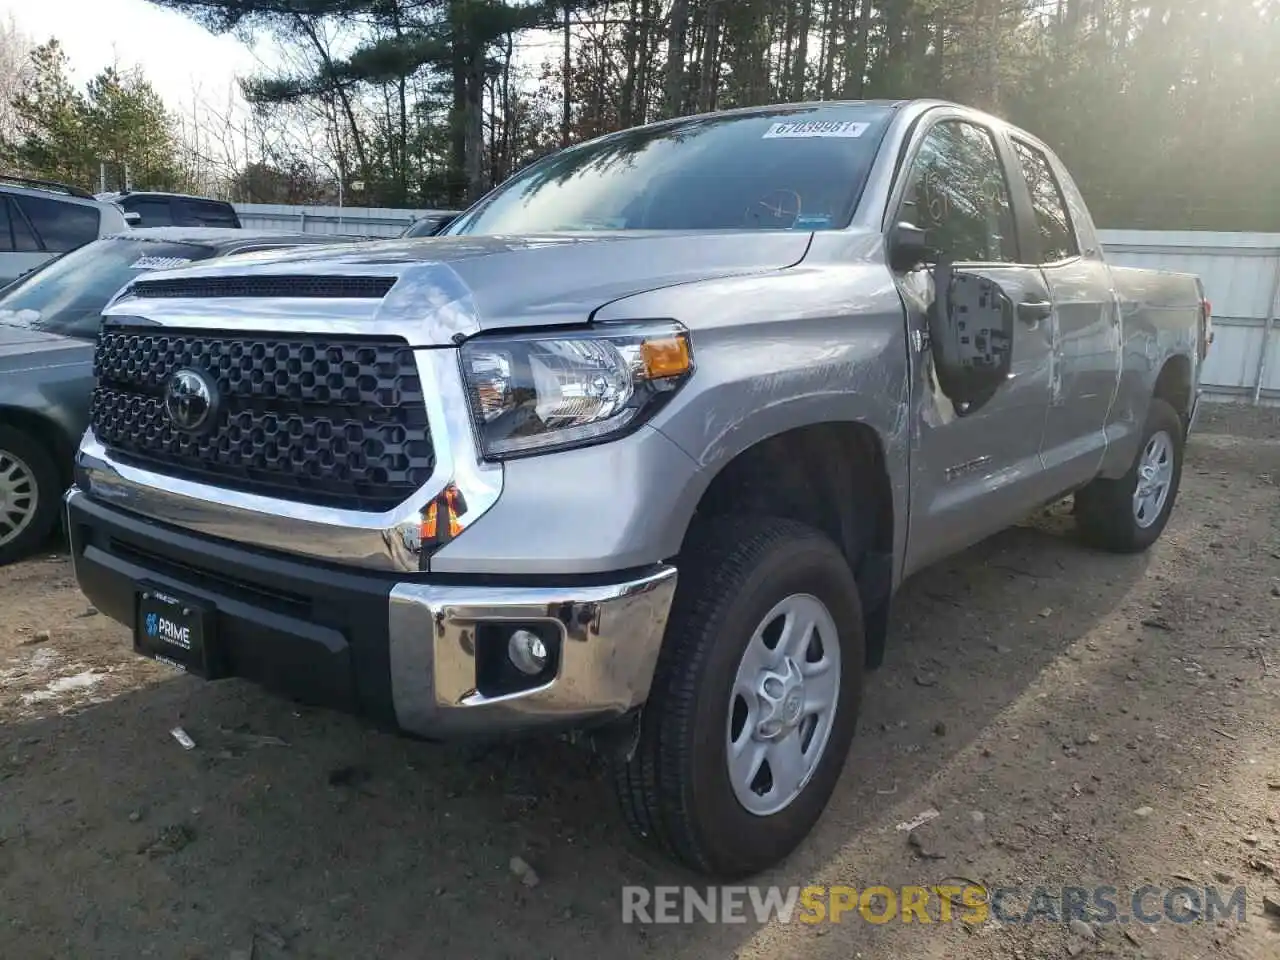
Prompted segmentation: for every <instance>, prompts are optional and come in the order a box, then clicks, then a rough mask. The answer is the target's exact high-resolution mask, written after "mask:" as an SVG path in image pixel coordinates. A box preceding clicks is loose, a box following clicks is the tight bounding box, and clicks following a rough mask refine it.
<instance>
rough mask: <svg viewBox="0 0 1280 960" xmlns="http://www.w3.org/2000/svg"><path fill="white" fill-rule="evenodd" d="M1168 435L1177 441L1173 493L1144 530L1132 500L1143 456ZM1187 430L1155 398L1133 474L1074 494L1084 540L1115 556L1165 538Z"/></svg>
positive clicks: (1179, 480) (1173, 456)
mask: <svg viewBox="0 0 1280 960" xmlns="http://www.w3.org/2000/svg"><path fill="white" fill-rule="evenodd" d="M1161 432H1163V433H1165V434H1167V435H1168V436H1169V438H1170V439H1171V440H1172V442H1173V451H1172V459H1173V476H1172V478H1171V479H1170V481H1169V493H1168V495H1167V496H1166V497H1165V501H1164V506H1163V507H1162V508H1161V509H1160V512H1159V513H1158V514H1157V515H1156V517H1155V519H1154V521H1152V522H1151V523H1150V524H1149V525H1147V526H1143V525H1141V524H1140V523H1139V522H1138V518H1137V516H1136V515H1135V512H1134V505H1133V497H1134V493H1135V492H1136V491H1137V488H1138V482H1139V475H1138V470H1139V468H1140V467H1141V465H1142V459H1143V453H1144V451H1145V450H1146V449H1147V446H1148V444H1149V443H1150V442H1151V438H1152V437H1154V436H1155V435H1156V434H1157V433H1161ZM1185 442H1186V431H1185V427H1184V424H1183V421H1182V418H1181V417H1179V416H1178V414H1177V412H1176V411H1175V410H1174V409H1173V407H1171V406H1169V404H1168V403H1166V402H1165V401H1163V400H1161V399H1159V398H1158V397H1157V398H1153V399H1152V401H1151V406H1150V408H1149V409H1148V411H1147V422H1146V426H1145V427H1144V429H1143V431H1142V440H1141V442H1140V443H1139V444H1138V453H1137V455H1136V456H1135V457H1134V460H1133V465H1132V466H1130V467H1129V471H1128V473H1126V474H1125V475H1124V476H1123V477H1120V478H1119V479H1117V480H1103V479H1097V480H1094V481H1093V482H1092V483H1090V484H1089V485H1088V486H1087V487H1084V488H1083V489H1082V490H1079V491H1077V493H1076V496H1075V508H1076V509H1075V514H1076V523H1077V524H1078V525H1079V527H1080V532H1081V535H1082V536H1083V537H1084V539H1085V540H1086V541H1087V542H1088V543H1090V544H1092V545H1093V546H1096V547H1101V548H1102V549H1104V550H1110V551H1112V552H1113V553H1139V552H1141V551H1143V550H1146V549H1147V548H1148V547H1150V546H1151V545H1152V544H1153V543H1155V542H1156V541H1157V540H1159V539H1160V534H1162V533H1163V532H1164V528H1165V525H1166V524H1167V523H1168V522H1169V516H1170V515H1171V514H1172V513H1173V505H1174V502H1175V501H1176V500H1177V499H1178V487H1179V485H1180V484H1181V482H1182V455H1183V447H1184V445H1185Z"/></svg>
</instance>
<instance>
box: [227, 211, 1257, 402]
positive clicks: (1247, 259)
mask: <svg viewBox="0 0 1280 960" xmlns="http://www.w3.org/2000/svg"><path fill="white" fill-rule="evenodd" d="M236 210H237V211H238V212H239V214H240V219H241V221H242V222H243V223H244V225H245V226H246V227H257V228H260V229H276V230H303V231H305V232H307V233H332V234H346V235H353V236H372V237H395V236H399V235H400V233H401V232H402V231H403V230H404V228H405V227H407V226H408V225H409V224H411V223H412V222H413V221H414V220H416V219H417V218H418V217H422V216H426V215H428V214H433V213H442V212H443V211H440V210H397V209H392V208H386V207H368V208H365V207H306V206H297V207H295V206H283V205H277V204H263V203H240V204H236ZM1102 243H1103V246H1104V247H1105V249H1106V254H1107V258H1108V259H1109V260H1111V261H1112V262H1114V263H1118V264H1122V265H1125V266H1132V267H1153V268H1157V269H1163V270H1177V271H1179V272H1182V273H1194V274H1197V275H1198V276H1199V277H1200V278H1201V279H1202V280H1203V281H1204V285H1205V291H1206V293H1207V294H1208V296H1209V299H1210V300H1211V301H1212V303H1213V313H1214V319H1213V325H1214V332H1215V339H1214V344H1213V348H1212V350H1210V351H1209V359H1208V360H1207V361H1206V362H1205V367H1204V371H1203V373H1202V376H1201V382H1202V383H1203V386H1204V389H1205V393H1206V396H1207V397H1209V398H1211V399H1220V400H1230V399H1241V400H1247V401H1251V402H1254V403H1258V402H1262V403H1280V335H1277V334H1276V332H1275V327H1276V313H1277V298H1280V234H1275V233H1199V232H1168V231H1146V230H1104V231H1102Z"/></svg>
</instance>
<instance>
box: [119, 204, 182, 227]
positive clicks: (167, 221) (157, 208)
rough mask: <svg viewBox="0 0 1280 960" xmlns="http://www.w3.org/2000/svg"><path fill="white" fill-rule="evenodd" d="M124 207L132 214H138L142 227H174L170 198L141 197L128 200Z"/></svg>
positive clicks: (139, 224) (139, 223)
mask: <svg viewBox="0 0 1280 960" xmlns="http://www.w3.org/2000/svg"><path fill="white" fill-rule="evenodd" d="M122 206H123V207H124V208H125V210H128V211H129V212H130V213H136V214H137V215H138V216H139V217H140V219H139V220H138V226H140V227H169V226H172V225H173V211H172V210H171V209H170V208H169V198H168V197H139V198H138V199H137V200H128V201H126V202H125V203H124V204H122Z"/></svg>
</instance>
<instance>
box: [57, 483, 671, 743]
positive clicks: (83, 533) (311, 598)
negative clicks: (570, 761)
mask: <svg viewBox="0 0 1280 960" xmlns="http://www.w3.org/2000/svg"><path fill="white" fill-rule="evenodd" d="M66 510H67V531H68V536H69V540H70V544H71V557H72V564H73V569H74V572H75V576H76V580H77V582H78V583H79V584H80V588H81V590H82V591H83V592H84V594H85V595H86V596H87V597H88V598H89V601H90V602H91V603H92V604H93V605H94V606H95V607H96V608H97V609H98V610H100V611H101V612H102V613H103V614H105V615H107V616H109V617H111V618H113V619H115V620H118V621H120V622H121V623H123V624H125V626H127V627H129V628H130V629H133V628H134V627H135V620H136V611H137V606H136V598H137V596H138V594H139V593H140V592H141V591H143V590H145V589H147V586H146V585H154V586H155V587H158V588H160V589H163V590H165V591H166V592H169V593H171V594H172V595H175V596H186V597H190V598H191V599H192V600H193V601H197V602H199V603H201V604H203V605H206V606H207V607H208V608H209V609H210V610H211V611H212V612H213V615H214V617H215V622H216V631H215V633H216V640H215V642H216V643H217V644H218V645H219V647H220V652H221V653H222V654H224V655H223V656H222V657H220V660H221V661H223V662H226V663H228V664H229V665H230V668H229V675H231V676H238V677H242V678H244V679H247V680H249V681H251V682H261V683H263V684H265V685H267V686H269V687H272V688H275V689H278V690H279V691H280V692H282V693H285V694H288V695H292V696H296V697H298V698H300V699H303V700H306V701H308V702H312V703H316V704H318V705H322V706H329V707H332V708H334V709H338V710H344V711H349V712H353V713H357V714H361V715H366V716H369V717H370V718H372V719H375V720H376V721H377V722H380V723H384V724H387V725H394V726H396V727H398V728H399V729H400V730H403V731H405V732H408V733H412V734H417V735H419V736H424V737H429V738H440V739H448V738H451V737H462V736H467V735H476V736H485V735H489V734H502V733H508V732H522V731H532V730H535V729H537V728H540V727H574V726H581V725H585V724H588V723H589V722H591V721H596V720H606V719H609V718H612V717H617V716H620V715H622V714H624V713H626V712H627V711H628V710H630V709H631V708H633V707H637V706H639V705H640V704H642V703H644V701H645V700H646V699H647V697H648V695H649V686H650V683H651V682H652V680H653V673H654V669H655V667H656V665H657V660H658V651H659V649H660V648H661V646H662V639H663V634H664V632H665V630H666V625H667V618H668V615H669V613H670V609H671V602H672V598H673V596H674V593H675V587H676V580H677V574H676V569H675V568H674V567H671V566H665V565H661V566H654V567H650V568H648V569H647V570H645V571H644V572H643V573H637V574H635V575H632V576H628V577H618V578H617V579H615V580H609V581H605V582H602V580H601V579H599V578H597V579H594V580H592V581H584V580H581V579H579V580H578V581H577V582H575V581H574V579H573V578H567V577H566V578H565V580H564V582H563V584H561V585H559V586H556V585H552V586H537V587H532V586H505V585H503V586H499V585H493V584H491V583H490V584H486V583H466V582H458V581H454V582H451V583H448V584H445V583H438V582H437V583H432V582H428V581H425V580H421V579H417V580H402V579H400V578H399V577H395V576H392V575H388V574H386V573H378V572H372V571H359V570H356V569H352V568H343V567H336V566H334V565H333V564H324V563H316V562H314V561H311V560H308V559H306V558H302V557H292V556H288V555H284V554H278V553H277V554H272V553H263V552H261V551H258V550H253V549H249V548H246V547H245V546H244V545H242V544H239V543H236V542H234V541H228V540H225V539H220V538H208V537H204V536H200V535H198V534H193V533H192V532H191V531H189V530H184V529H181V528H177V527H171V526H165V525H160V524H156V523H155V522H154V521H151V520H150V519H148V518H145V517H139V516H137V515H134V514H131V513H129V512H127V511H122V510H119V509H118V508H117V507H115V505H114V504H112V503H110V502H102V501H99V500H98V499H97V498H96V497H95V496H90V495H88V494H86V493H84V492H83V491H81V490H79V489H78V488H74V487H73V488H72V489H71V490H70V491H69V492H68V494H67V496H66ZM551 583H552V584H554V581H551ZM517 625H518V626H519V627H521V628H527V629H531V630H535V631H537V632H539V634H540V635H542V636H545V637H546V638H547V639H548V640H549V641H550V642H551V643H550V645H551V648H552V649H554V650H555V651H556V659H555V661H554V669H552V668H551V667H548V670H547V675H546V677H545V678H542V677H539V678H538V679H537V680H536V681H535V680H528V681H525V680H521V681H520V684H519V685H518V686H517V687H514V688H512V687H508V686H504V685H502V684H498V685H494V684H491V683H488V682H487V681H486V680H485V677H486V676H487V675H486V674H485V673H484V671H483V669H482V666H483V664H493V663H494V662H495V661H494V658H495V656H498V657H505V656H506V649H507V638H508V637H509V634H510V632H511V631H512V630H513V629H516V627H517ZM482 662H483V663H482ZM504 663H505V662H504ZM508 689H514V691H515V692H507V693H503V694H502V695H495V694H494V691H495V690H508ZM486 691H487V692H486Z"/></svg>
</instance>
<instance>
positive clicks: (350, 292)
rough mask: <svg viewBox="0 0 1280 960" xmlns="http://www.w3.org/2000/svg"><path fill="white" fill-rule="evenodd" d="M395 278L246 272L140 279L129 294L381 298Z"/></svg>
mask: <svg viewBox="0 0 1280 960" xmlns="http://www.w3.org/2000/svg"><path fill="white" fill-rule="evenodd" d="M395 282H396V278H395V277H370V276H345V277H344V276H335V275H332V274H329V275H322V276H301V275H293V276H291V275H288V274H247V275H242V276H222V277H218V276H212V277H208V276H207V277H190V278H182V279H178V278H174V279H156V280H139V281H137V282H136V283H134V285H133V286H132V287H131V288H130V289H129V294H130V295H131V296H133V297H138V298H142V299H162V298H163V299H166V300H167V299H203V298H206V297H263V298H277V297H304V298H308V299H321V300H338V299H346V300H381V299H382V298H383V297H385V296H386V295H387V293H388V291H390V289H391V288H392V286H394V285H395Z"/></svg>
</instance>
